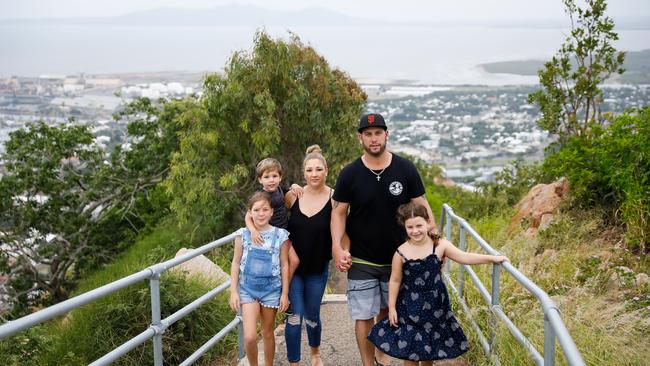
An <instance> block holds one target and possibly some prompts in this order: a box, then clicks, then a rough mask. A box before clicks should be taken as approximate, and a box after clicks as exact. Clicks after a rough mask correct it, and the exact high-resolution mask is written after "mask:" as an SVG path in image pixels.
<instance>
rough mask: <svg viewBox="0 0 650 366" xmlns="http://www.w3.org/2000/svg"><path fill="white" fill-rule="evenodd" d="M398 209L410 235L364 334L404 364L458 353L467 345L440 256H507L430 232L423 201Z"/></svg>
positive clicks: (472, 260)
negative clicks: (463, 246)
mask: <svg viewBox="0 0 650 366" xmlns="http://www.w3.org/2000/svg"><path fill="white" fill-rule="evenodd" d="M397 212H398V219H399V221H400V223H401V224H403V225H404V228H405V229H406V234H407V235H408V240H407V241H406V242H405V243H404V244H402V245H400V247H399V248H398V249H397V252H396V253H395V255H394V256H393V263H392V270H391V275H390V282H389V285H388V286H389V287H388V316H387V317H386V318H384V319H383V320H381V321H380V322H378V323H377V324H376V325H375V326H374V327H373V328H372V330H371V331H370V334H369V335H368V339H369V340H370V341H371V342H372V343H374V344H375V346H376V347H378V348H379V349H380V350H382V351H383V352H385V353H386V354H388V355H390V356H392V357H395V358H399V359H402V360H404V365H418V363H419V364H420V365H432V364H433V360H440V359H448V358H456V357H458V356H460V355H462V354H463V353H465V352H466V351H467V349H468V343H467V338H465V334H464V333H463V330H462V329H461V328H460V325H459V323H458V321H457V320H456V318H455V317H454V313H453V312H452V311H451V306H450V304H449V295H448V293H447V288H446V287H445V284H444V282H443V280H442V278H441V276H442V275H441V272H440V269H441V265H442V261H441V259H442V258H445V257H447V258H450V259H452V260H454V261H456V262H458V263H461V264H468V265H470V264H482V263H501V262H503V261H507V260H508V258H506V257H504V256H493V255H483V254H475V253H467V252H463V251H462V250H460V249H458V248H456V247H455V246H454V245H453V244H452V243H451V242H449V241H447V240H444V239H441V238H440V235H438V234H434V235H431V234H429V232H430V230H429V229H430V228H429V225H428V222H429V215H428V214H427V210H426V209H425V208H424V206H421V205H418V204H414V203H412V202H411V203H407V204H405V205H402V206H400V207H399V209H398V211H397ZM420 361H422V362H420Z"/></svg>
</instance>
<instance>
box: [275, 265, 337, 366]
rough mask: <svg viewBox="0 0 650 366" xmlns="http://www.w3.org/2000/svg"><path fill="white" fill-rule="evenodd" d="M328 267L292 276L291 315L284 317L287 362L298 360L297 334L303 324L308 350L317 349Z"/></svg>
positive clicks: (290, 287) (298, 344)
mask: <svg viewBox="0 0 650 366" xmlns="http://www.w3.org/2000/svg"><path fill="white" fill-rule="evenodd" d="M327 267H328V266H327V265H325V268H323V271H322V272H321V273H317V274H308V275H300V274H298V273H296V274H294V275H293V278H292V279H291V285H290V286H289V302H290V303H291V310H292V311H293V313H292V314H287V320H286V326H285V328H284V337H285V339H286V342H287V358H288V360H289V362H299V361H300V335H301V334H300V333H301V331H302V323H303V321H304V323H305V328H306V329H307V339H308V340H309V346H310V347H318V346H320V337H321V329H322V327H321V322H320V304H321V300H322V299H323V293H324V292H325V285H326V284H327Z"/></svg>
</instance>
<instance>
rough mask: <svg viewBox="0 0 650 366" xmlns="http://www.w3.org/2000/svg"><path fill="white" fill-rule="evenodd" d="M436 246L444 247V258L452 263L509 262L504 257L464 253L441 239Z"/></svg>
mask: <svg viewBox="0 0 650 366" xmlns="http://www.w3.org/2000/svg"><path fill="white" fill-rule="evenodd" d="M438 245H443V246H444V247H443V248H444V252H443V253H444V254H443V255H444V256H445V257H449V258H450V259H451V260H453V261H454V262H458V263H460V264H467V265H473V264H485V263H501V262H504V261H509V260H508V258H507V257H506V256H503V255H498V256H497V255H488V254H478V253H469V252H464V251H462V250H460V249H458V248H456V246H455V245H454V244H452V243H451V242H450V241H448V240H445V239H441V240H440V243H439V244H438Z"/></svg>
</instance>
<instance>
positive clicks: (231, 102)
mask: <svg viewBox="0 0 650 366" xmlns="http://www.w3.org/2000/svg"><path fill="white" fill-rule="evenodd" d="M364 102H365V94H364V93H363V91H362V90H361V89H360V88H359V86H358V85H357V84H356V83H355V82H354V81H353V80H351V79H350V78H349V77H348V76H347V75H346V74H345V73H344V72H342V71H339V70H337V69H331V68H330V66H329V65H328V63H327V62H326V60H325V59H324V58H323V57H322V56H320V55H319V54H318V53H317V52H316V51H315V50H314V49H313V48H311V47H310V46H308V45H305V44H303V43H302V42H301V41H300V39H299V38H298V37H297V36H295V35H291V37H290V40H289V41H284V40H281V39H277V40H275V39H272V38H270V37H269V36H268V35H267V34H266V33H265V32H263V31H262V32H258V33H257V34H256V36H255V41H254V47H253V49H252V51H251V52H244V51H240V52H235V53H234V54H233V56H232V57H231V59H230V60H229V62H228V63H227V65H226V67H225V70H224V72H223V74H213V75H209V76H207V77H206V79H205V82H204V91H203V95H202V97H201V98H200V99H199V100H198V101H197V104H196V106H195V107H194V108H191V109H188V110H187V111H186V112H185V113H183V115H182V116H181V117H180V119H179V121H180V123H181V124H182V130H181V132H180V150H179V152H178V153H177V154H175V155H174V157H173V160H172V166H171V172H170V177H169V179H168V180H167V182H166V186H167V188H168V191H169V193H170V195H171V196H172V197H173V201H172V206H171V207H172V210H173V211H174V212H175V213H176V214H177V215H178V217H179V218H180V221H181V222H182V223H185V224H190V225H191V226H193V227H196V228H197V229H201V232H203V233H212V234H219V232H220V231H221V232H223V230H229V229H232V228H233V227H234V225H235V223H237V225H240V224H241V214H240V212H241V210H242V203H243V202H244V201H245V198H246V197H247V196H248V195H249V194H250V193H251V192H252V191H253V190H254V189H255V188H256V187H257V181H256V179H255V174H254V167H255V165H256V164H257V162H258V161H260V160H261V159H263V158H266V157H269V156H272V157H275V158H277V159H278V160H280V162H281V163H282V164H283V168H284V176H283V179H284V181H285V182H301V181H302V172H301V170H302V169H301V165H302V159H303V156H304V151H305V148H306V147H307V146H309V145H310V144H314V143H318V144H319V145H320V146H321V148H322V149H323V152H324V154H325V156H326V158H327V159H328V162H329V164H330V171H331V172H334V173H335V172H337V171H338V169H340V167H341V166H342V165H343V164H345V163H347V162H348V161H349V160H350V159H351V157H352V156H353V155H354V154H355V152H356V151H357V149H358V144H357V143H356V142H355V128H354V126H355V125H356V121H357V119H358V117H359V115H360V113H361V111H362V107H363V103H364Z"/></svg>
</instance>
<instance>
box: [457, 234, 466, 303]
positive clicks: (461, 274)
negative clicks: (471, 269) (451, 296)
mask: <svg viewBox="0 0 650 366" xmlns="http://www.w3.org/2000/svg"><path fill="white" fill-rule="evenodd" d="M458 235H459V236H460V243H459V248H460V250H462V251H466V250H467V234H466V233H465V227H464V226H463V225H460V230H459V233H458ZM464 296H465V266H463V265H461V266H460V268H459V269H458V297H460V298H461V299H462V298H463V297H464Z"/></svg>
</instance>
